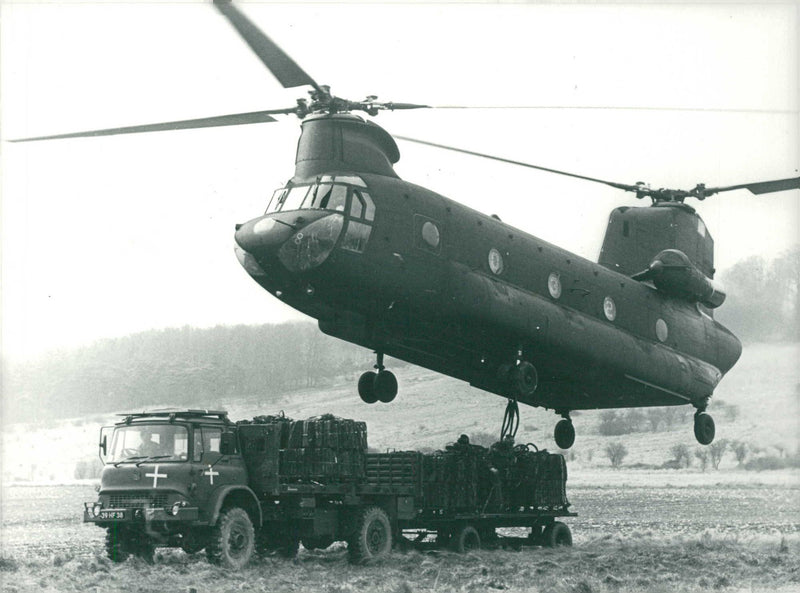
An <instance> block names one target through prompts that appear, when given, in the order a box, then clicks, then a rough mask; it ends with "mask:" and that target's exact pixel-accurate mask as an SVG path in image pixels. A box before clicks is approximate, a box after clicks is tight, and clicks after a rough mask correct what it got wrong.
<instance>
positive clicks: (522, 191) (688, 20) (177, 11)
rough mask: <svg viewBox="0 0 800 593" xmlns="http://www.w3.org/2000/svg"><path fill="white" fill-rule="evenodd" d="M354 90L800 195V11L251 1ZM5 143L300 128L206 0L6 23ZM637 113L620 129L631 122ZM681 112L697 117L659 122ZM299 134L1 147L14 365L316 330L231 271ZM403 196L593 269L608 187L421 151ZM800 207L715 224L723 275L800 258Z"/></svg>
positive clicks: (419, 116) (748, 201) (414, 123)
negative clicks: (240, 227)
mask: <svg viewBox="0 0 800 593" xmlns="http://www.w3.org/2000/svg"><path fill="white" fill-rule="evenodd" d="M239 5H240V7H242V10H243V11H244V12H246V13H247V14H248V15H249V16H250V17H251V18H252V19H253V20H254V21H255V22H256V23H257V24H258V25H259V26H260V27H261V28H262V29H263V30H264V31H265V32H266V33H267V34H268V35H270V36H271V37H272V38H273V39H275V40H276V41H277V42H278V43H279V44H280V45H281V46H282V47H283V49H284V50H285V51H287V52H288V53H289V54H290V55H292V56H293V57H294V59H295V60H296V61H297V62H298V63H299V64H300V65H301V66H302V67H303V68H304V69H305V70H306V71H307V72H308V73H309V74H310V75H311V76H312V77H314V78H315V79H316V80H317V81H318V82H320V83H322V84H330V85H331V87H332V91H333V92H334V94H336V95H338V96H343V97H346V98H349V99H353V100H357V99H361V98H363V97H364V96H366V95H368V94H377V95H379V96H380V98H381V99H383V100H387V101H389V100H393V101H402V102H417V103H427V104H430V105H440V106H444V105H474V106H493V107H502V106H515V105H516V106H518V105H525V106H534V105H538V106H551V107H554V106H559V107H564V106H576V107H603V108H609V107H610V108H615V109H536V110H532V109H531V110H521V109H475V110H438V111H437V110H428V111H424V112H423V111H413V112H399V113H382V114H381V115H380V116H379V117H378V118H377V119H376V121H377V123H379V124H380V125H382V126H384V127H385V128H386V129H387V130H388V131H389V132H391V133H395V134H398V135H406V136H412V137H418V138H421V139H425V140H429V141H433V142H440V143H444V144H451V145H455V146H459V147H462V148H466V149H470V150H476V151H481V152H487V153H491V154H497V155H500V156H504V157H507V158H512V159H516V160H522V161H527V162H531V163H535V164H539V165H543V166H547V167H552V168H557V169H562V170H566V171H572V172H575V173H579V174H583V175H588V176H593V177H599V178H603V179H609V180H613V181H619V182H623V183H635V182H636V181H640V180H642V181H647V182H649V183H650V184H651V185H653V186H656V187H661V186H668V187H677V188H686V189H689V188H691V187H694V185H695V184H696V183H698V182H705V183H707V184H708V185H709V186H715V185H730V184H736V183H743V182H749V181H756V180H768V179H779V178H784V177H792V176H796V175H797V174H798V168H800V154H799V151H800V147H799V146H800V118H799V116H798V80H799V76H798V53H800V51H799V50H800V48H798V30H800V21H799V17H798V8H797V6H796V5H794V4H791V3H787V4H764V5H756V4H752V5H749V4H729V5H726V4H723V5H703V6H694V5H691V4H674V5H660V4H644V5H633V4H620V5H602V6H596V5H580V4H577V5H575V4H569V5H566V4H565V5H561V4H546V5H538V4H533V5H519V4H491V5H488V4H480V5H477V4H474V5H470V4H434V5H430V4H426V5H405V4H403V5H400V4H386V5H374V4H339V3H330V4H313V5H310V4H306V5H285V4H269V3H258V2H243V3H239ZM1 9H2V19H0V27H1V28H0V43H1V44H2V47H0V59H1V60H2V61H0V76H2V79H1V80H0V84H1V85H2V86H0V93H1V94H2V101H1V102H0V103H1V105H2V113H1V116H2V120H1V121H0V124H1V127H0V129H2V137H3V138H5V139H8V138H18V137H24V136H33V135H40V134H51V133H58V132H69V131H78V130H85V129H94V128H103V127H115V126H123V125H132V124H139V123H151V122H158V121H170V120H175V119H186V118H193V117H203V116H212V115H221V114H226V113H236V112H241V111H252V110H260V109H268V108H277V107H287V106H291V105H293V104H294V102H295V99H296V98H299V97H301V96H303V95H304V93H305V90H304V89H302V88H297V89H283V88H282V87H281V86H280V84H279V83H278V82H277V81H276V80H275V79H274V78H273V76H272V75H271V74H270V73H269V72H268V71H267V70H266V69H265V68H264V66H263V65H262V64H261V63H260V61H259V60H258V59H257V58H256V57H255V56H254V55H253V54H252V52H251V51H250V49H249V48H248V47H247V46H246V45H245V44H244V43H243V42H242V41H241V40H240V38H239V37H238V35H237V34H236V32H235V31H234V30H233V28H232V27H231V26H230V25H229V24H228V22H227V21H226V20H225V19H224V18H223V17H222V16H221V15H219V14H218V13H217V11H216V10H215V9H214V8H213V7H212V6H211V5H210V3H201V2H194V1H188V2H183V3H171V4H164V3H152V4H142V3H120V2H98V3H86V2H81V3H78V2H76V3H72V2H60V3H57V4H43V3H39V2H27V3H12V2H2V8H1ZM616 108H624V109H616ZM662 108H669V109H683V111H669V110H661V109H662ZM298 132H299V127H298V120H297V119H296V118H294V117H291V116H287V117H285V118H284V119H281V121H280V122H278V123H272V124H260V125H252V126H237V127H230V128H219V129H209V130H192V131H181V132H159V133H150V134H140V135H124V136H117V137H111V138H84V139H76V140H60V141H48V142H40V143H32V144H9V143H8V142H3V143H2V145H0V150H1V151H2V169H3V170H2V173H3V174H2V338H3V354H4V355H5V356H8V357H9V358H21V357H27V356H31V355H37V354H40V353H42V352H44V351H46V350H47V349H50V348H53V347H65V346H66V347H68V346H74V345H78V344H84V343H87V342H90V341H92V340H94V339H97V338H100V337H108V336H117V335H124V334H126V333H130V332H135V331H141V330H145V329H148V328H162V327H173V326H182V325H186V324H189V325H194V326H202V327H205V326H213V325H216V324H232V323H265V322H279V321H283V320H286V319H290V318H300V315H299V314H297V313H295V312H293V311H292V310H291V309H289V308H288V307H286V306H285V305H283V304H282V303H280V302H279V301H277V300H276V299H274V298H273V297H271V296H270V295H269V294H267V293H266V292H264V291H263V290H261V289H260V288H259V287H258V286H257V285H256V284H255V283H254V282H253V281H252V280H250V278H249V277H248V276H247V275H246V274H245V273H244V271H243V270H242V269H241V268H240V266H239V264H238V263H237V261H236V258H235V257H234V255H233V231H234V225H235V223H237V222H244V221H246V220H248V219H250V218H254V217H256V216H258V215H259V214H260V213H261V212H262V211H263V209H264V207H265V205H266V198H267V196H268V195H270V194H271V191H272V190H273V189H274V188H275V187H277V186H279V185H281V184H282V183H283V182H285V181H286V180H287V179H288V178H289V177H291V175H292V173H293V168H294V166H293V160H294V152H295V146H296V141H297V136H298ZM400 151H401V155H402V156H401V160H400V162H399V163H398V165H397V167H396V169H397V171H398V173H399V174H400V175H401V177H403V178H405V179H407V180H409V181H412V182H415V183H418V184H420V185H423V186H426V187H430V188H431V189H434V190H436V191H438V192H440V193H442V194H444V195H446V196H448V197H450V198H453V199H456V200H459V201H461V202H463V203H465V204H467V205H469V206H471V207H474V208H476V209H478V210H480V211H483V212H486V213H497V214H498V215H500V216H501V218H503V220H505V221H507V222H510V223H512V224H514V225H515V226H518V227H520V228H521V229H523V230H525V231H527V232H530V233H532V234H534V235H536V236H539V237H541V238H543V239H545V240H547V241H550V242H552V243H556V244H558V245H560V246H563V247H565V248H567V249H570V250H571V251H574V252H576V253H578V254H579V255H581V256H584V257H587V258H589V259H592V260H596V259H597V255H598V252H599V249H600V244H601V242H602V237H603V232H604V230H605V225H606V222H607V216H608V213H609V211H610V210H611V209H612V208H613V207H615V206H619V205H642V204H641V203H638V204H637V202H636V200H635V198H633V197H632V196H630V195H627V194H624V193H621V192H619V191H617V190H614V189H611V188H608V187H604V186H602V185H596V184H591V183H587V182H583V181H579V180H573V179H567V178H562V177H557V176H553V175H549V174H546V173H538V172H534V171H530V170H525V169H521V168H514V167H511V166H509V165H503V164H499V163H493V162H489V161H485V160H481V159H476V158H474V157H469V156H466V155H456V154H452V153H446V152H444V151H441V150H436V149H433V148H427V147H423V146H417V145H411V144H407V143H400ZM799 203H800V192H797V191H793V192H783V193H780V194H771V195H767V196H761V197H756V196H752V195H751V194H749V193H748V192H746V191H743V192H731V193H729V194H722V195H718V196H715V197H713V198H711V199H709V200H707V201H705V202H703V203H696V202H695V203H694V204H693V205H694V206H696V207H697V208H698V211H699V212H700V214H701V215H702V216H703V218H704V219H705V221H706V223H707V225H708V227H709V229H710V231H711V233H712V235H713V236H714V238H715V241H716V252H717V253H716V264H717V268H718V269H719V270H724V269H725V268H726V267H729V266H731V265H732V264H734V263H735V262H736V261H738V260H740V259H742V258H744V257H747V256H749V255H763V256H764V257H768V258H771V257H774V256H775V255H777V254H779V253H780V252H782V251H783V250H785V249H788V248H789V247H790V246H791V245H792V244H794V243H796V242H797V241H798V225H799V224H800V206H799Z"/></svg>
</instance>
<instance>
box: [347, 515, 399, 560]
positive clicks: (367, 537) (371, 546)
mask: <svg viewBox="0 0 800 593" xmlns="http://www.w3.org/2000/svg"><path fill="white" fill-rule="evenodd" d="M347 549H348V550H349V552H350V561H351V562H355V563H363V562H368V561H370V560H374V559H375V558H380V557H382V556H386V555H387V554H389V552H390V551H391V550H392V525H391V523H389V517H388V515H387V514H386V511H384V510H383V509H382V508H380V507H368V508H366V509H364V510H363V511H361V512H360V513H359V514H358V516H357V517H356V520H355V525H354V529H353V533H352V535H351V537H350V539H348V540H347Z"/></svg>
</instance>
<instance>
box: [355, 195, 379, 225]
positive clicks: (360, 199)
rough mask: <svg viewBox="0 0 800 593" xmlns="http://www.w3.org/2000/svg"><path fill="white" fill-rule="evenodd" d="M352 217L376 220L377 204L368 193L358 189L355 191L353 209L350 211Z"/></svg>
mask: <svg viewBox="0 0 800 593" xmlns="http://www.w3.org/2000/svg"><path fill="white" fill-rule="evenodd" d="M350 215H351V216H353V217H355V218H363V219H364V220H370V221H371V220H373V219H374V218H375V203H374V202H373V201H372V198H370V197H369V194H368V193H367V192H365V191H363V190H358V189H354V190H353V207H352V209H351V210H350Z"/></svg>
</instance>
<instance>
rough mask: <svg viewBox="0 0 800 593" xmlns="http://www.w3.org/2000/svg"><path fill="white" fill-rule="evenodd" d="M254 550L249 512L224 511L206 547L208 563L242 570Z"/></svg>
mask: <svg viewBox="0 0 800 593" xmlns="http://www.w3.org/2000/svg"><path fill="white" fill-rule="evenodd" d="M254 549H255V532H254V531H253V523H252V521H250V516H249V515H248V514H247V512H246V511H245V510H244V509H242V508H239V507H231V508H228V509H225V510H224V511H222V513H220V516H219V519H218V520H217V524H216V525H215V526H214V527H213V528H212V529H211V537H210V538H209V542H208V545H207V546H206V556H207V557H208V561H209V562H210V563H211V564H217V565H219V566H224V567H225V568H230V569H233V570H240V569H242V568H244V566H245V565H246V564H247V563H248V562H250V559H251V558H252V556H253V551H254Z"/></svg>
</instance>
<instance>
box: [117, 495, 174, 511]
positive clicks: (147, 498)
mask: <svg viewBox="0 0 800 593" xmlns="http://www.w3.org/2000/svg"><path fill="white" fill-rule="evenodd" d="M108 504H109V507H110V508H112V509H123V508H125V509H145V508H153V507H165V506H167V495H166V493H157V494H148V493H140V492H121V493H117V494H112V495H111V496H110V497H109V502H108Z"/></svg>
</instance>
